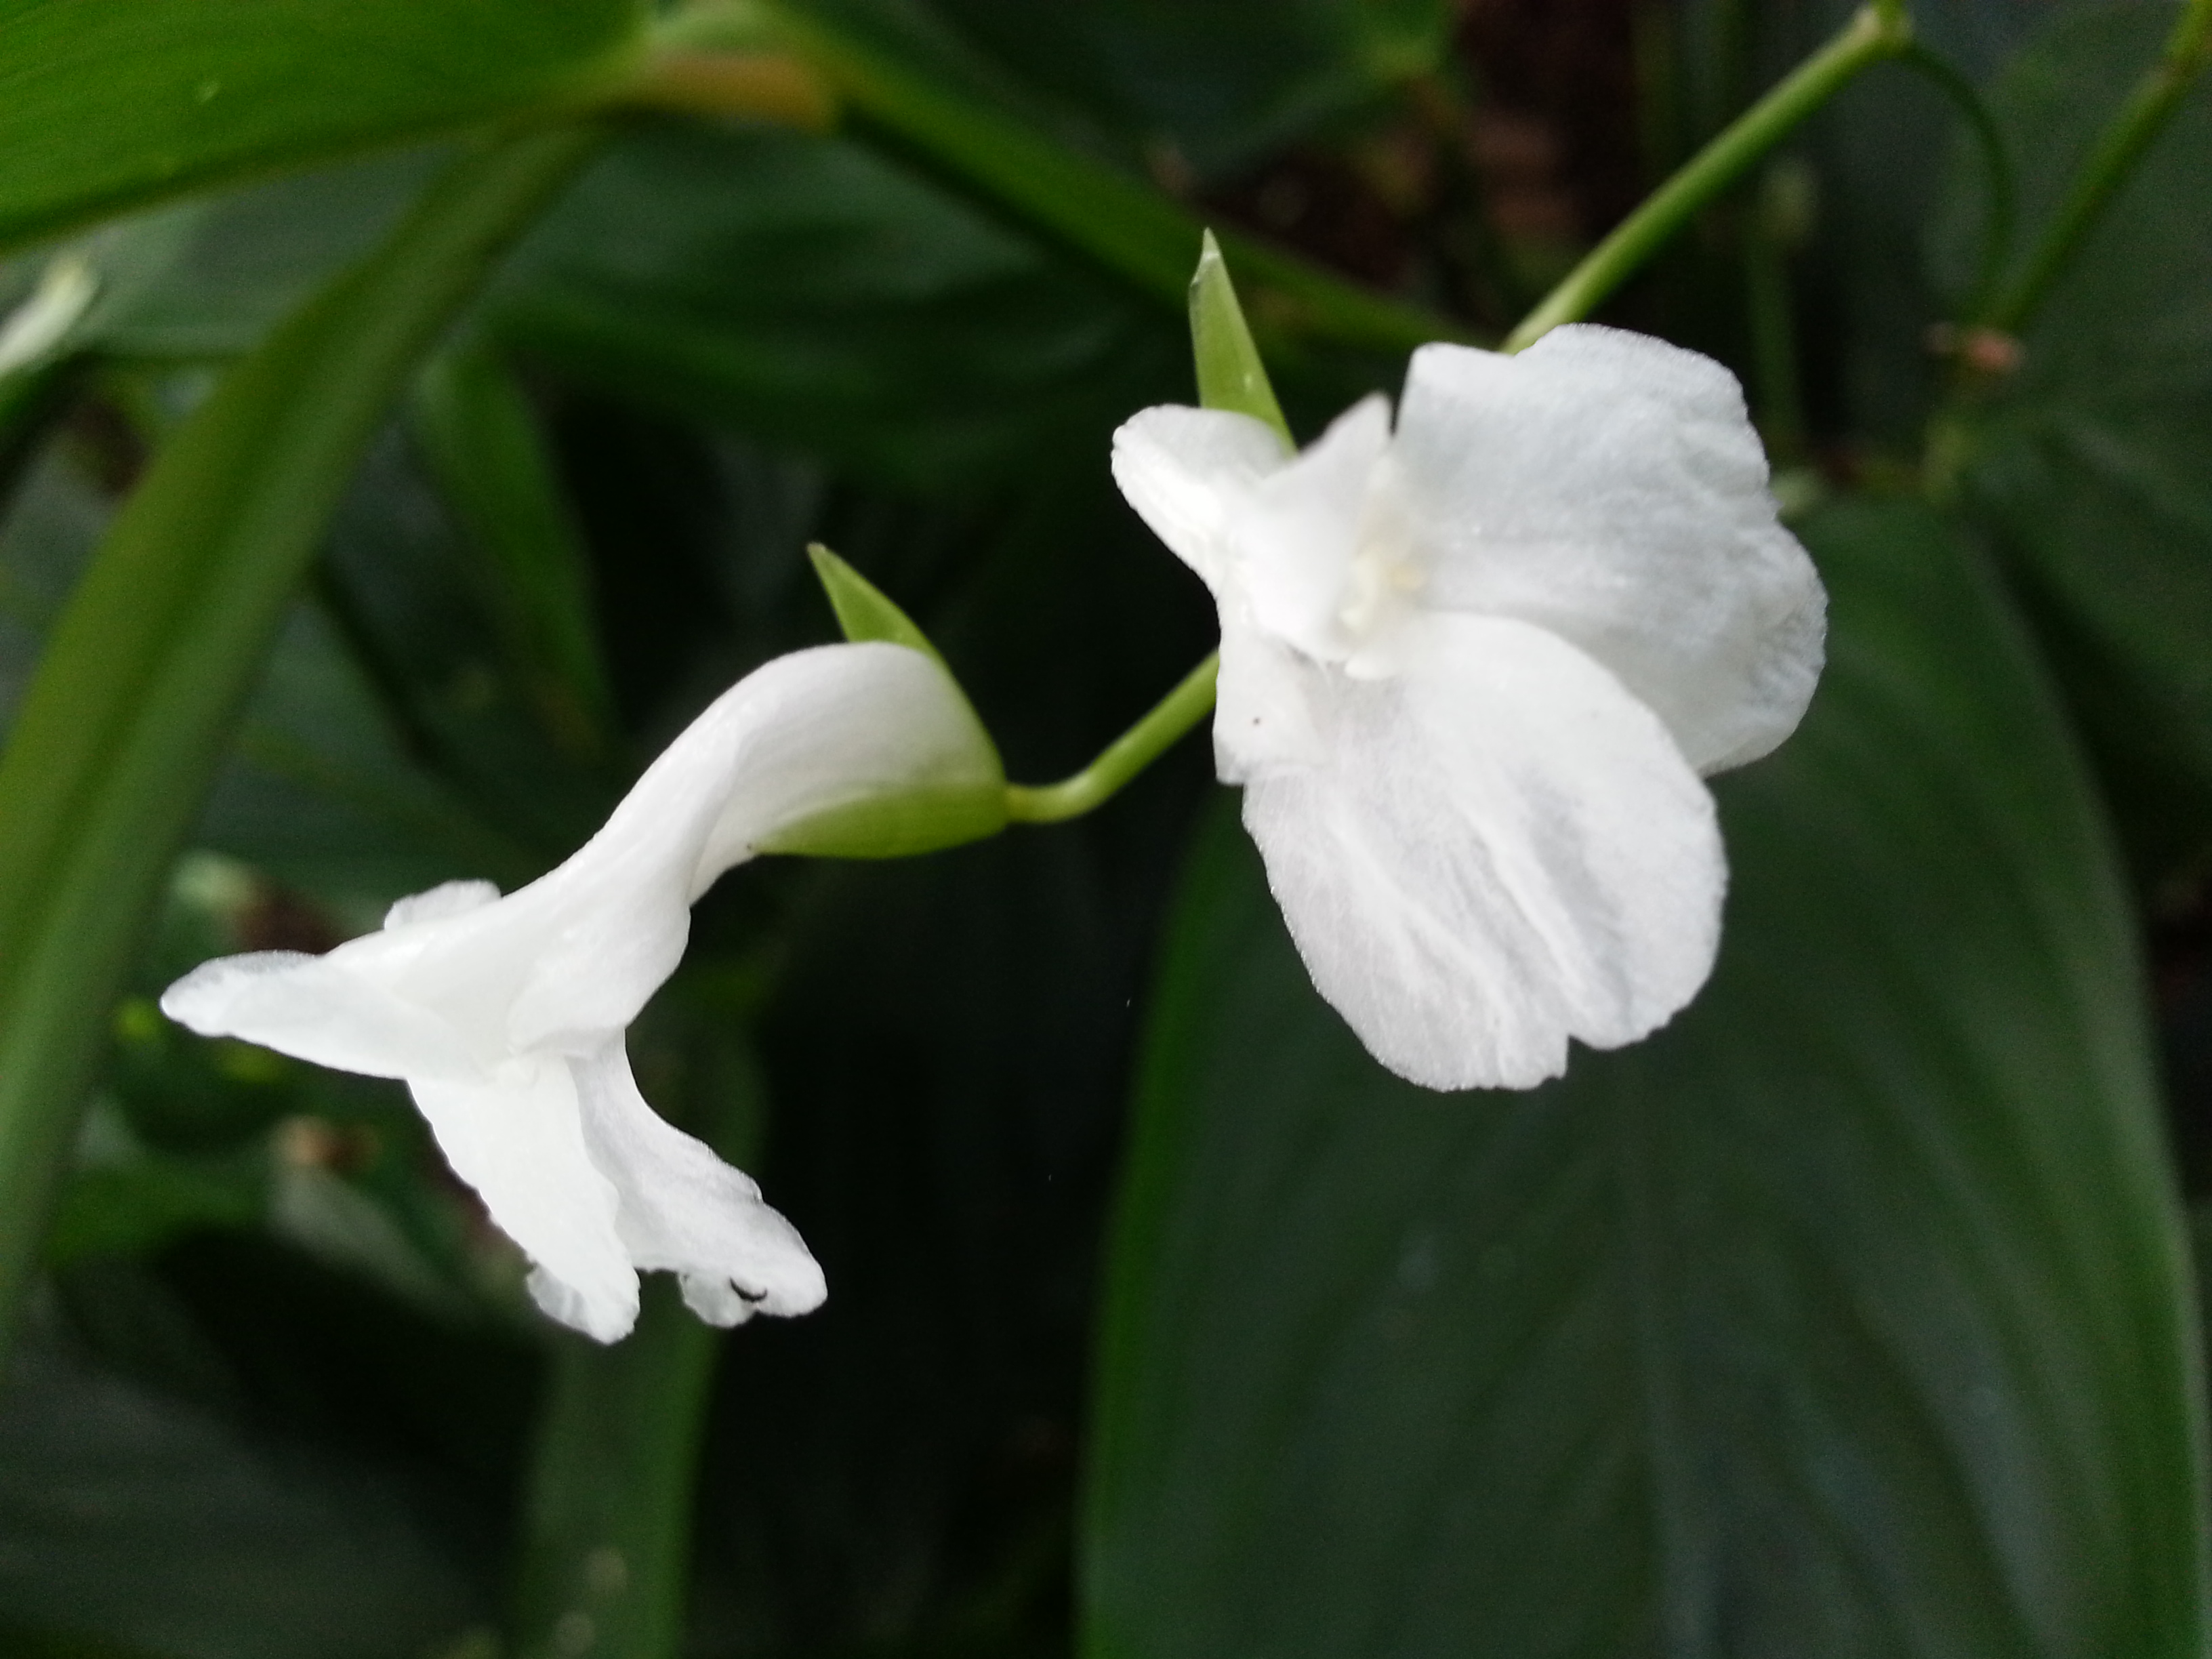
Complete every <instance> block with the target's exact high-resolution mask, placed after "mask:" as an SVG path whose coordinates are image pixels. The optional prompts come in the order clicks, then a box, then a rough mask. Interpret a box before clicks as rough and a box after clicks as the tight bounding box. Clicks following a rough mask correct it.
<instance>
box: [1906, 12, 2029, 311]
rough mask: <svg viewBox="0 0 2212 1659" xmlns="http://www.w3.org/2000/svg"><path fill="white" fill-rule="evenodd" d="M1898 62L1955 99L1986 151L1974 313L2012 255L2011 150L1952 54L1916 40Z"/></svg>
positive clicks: (2014, 189) (2014, 194) (2015, 192)
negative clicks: (1943, 54) (1985, 192)
mask: <svg viewBox="0 0 2212 1659" xmlns="http://www.w3.org/2000/svg"><path fill="white" fill-rule="evenodd" d="M1898 62H1899V63H1900V64H1904V65H1905V67H1906V68H1907V69H1910V70H1917V72H1918V73H1919V74H1920V75H1922V76H1924V77H1925V78H1926V79H1927V81H1928V82H1929V84H1930V85H1931V86H1933V87H1934V88H1936V90H1937V91H1938V92H1941V93H1942V94H1943V95H1944V96H1945V97H1946V98H1948V99H1949V100H1951V103H1952V105H1953V106H1954V107H1955V108H1956V109H1957V110H1958V112H1959V113H1960V115H1962V116H1964V117H1965V118H1966V125H1967V128H1968V130H1969V131H1972V133H1973V135H1974V143H1975V145H1976V147H1977V148H1978V149H1980V150H1981V152H1982V170H1983V172H1984V173H1986V174H1987V175H1988V184H1989V192H1990V203H1989V209H1988V211H1987V213H1986V215H1985V216H1984V219H1983V221H1982V257H1981V258H1980V259H1979V260H1978V261H1977V262H1976V264H1975V266H1974V289H1973V293H1972V296H1971V297H1970V299H1969V301H1968V303H1967V305H1966V314H1967V315H1968V316H1974V315H1977V314H1978V313H1980V311H1981V309H1982V307H1984V306H1986V305H1987V304H1989V303H1990V297H1991V296H1992V295H1994V294H1995V293H1996V285H1997V283H1998V281H1999V279H2000V278H2002V276H2003V275H2004V267H2005V261H2006V260H2007V259H2008V258H2010V257H2011V255H2012V237H2013V219H2014V216H2015V214H2016V213H2017V212H2018V198H2019V187H2018V185H2017V183H2016V181H2015V179H2014V177H2013V166H2012V154H2011V152H2010V151H2009V150H2008V149H2007V148H2006V147H2005V140H2004V134H2003V133H2002V131H1999V130H1998V127H1997V121H1996V116H1994V115H1992V114H1991V113H1990V106H1988V104H1986V103H1984V101H1983V100H1982V94H1980V93H1979V92H1978V91H1977V90H1976V89H1975V87H1974V83H1973V82H1972V81H1969V80H1968V79H1967V78H1966V76H1963V75H1961V74H1960V73H1959V71H1958V70H1957V69H1956V68H1955V67H1954V66H1953V64H1951V63H1950V61H1949V60H1948V58H1942V57H1941V56H1939V55H1938V54H1936V53H1935V52H1930V51H1929V50H1928V48H1927V47H1925V46H1922V45H1921V44H1920V43H1919V42H1918V41H1917V40H1916V41H1914V42H1913V43H1912V44H1911V46H1907V47H1906V48H1905V51H1904V52H1901V53H1899V56H1898Z"/></svg>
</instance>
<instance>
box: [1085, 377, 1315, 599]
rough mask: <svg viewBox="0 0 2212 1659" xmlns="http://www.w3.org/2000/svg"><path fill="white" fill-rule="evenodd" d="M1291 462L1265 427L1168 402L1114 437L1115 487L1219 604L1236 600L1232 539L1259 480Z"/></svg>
mask: <svg viewBox="0 0 2212 1659" xmlns="http://www.w3.org/2000/svg"><path fill="white" fill-rule="evenodd" d="M1290 460H1291V455H1290V453H1289V452H1288V451H1287V450H1286V449H1285V447H1283V441H1282V439H1281V438H1279V436H1277V435H1276V433H1275V430H1274V428H1273V427H1271V426H1269V425H1268V424H1267V422H1265V421H1261V420H1255V419H1254V418H1253V417H1252V416H1249V415H1237V414H1233V413H1231V411H1229V410H1222V409H1186V408H1184V407H1182V405H1181V404H1160V405H1159V406H1158V407H1157V408H1153V409H1146V410H1139V411H1138V412H1137V413H1136V414H1134V415H1133V416H1130V417H1129V418H1128V419H1127V421H1124V422H1122V423H1121V428H1120V429H1119V430H1117V431H1116V432H1115V434H1114V482H1115V483H1116V484H1118V485H1120V486H1121V494H1122V495H1124V496H1125V497H1127V501H1128V503H1129V505H1130V506H1132V507H1135V508H1136V509H1137V514H1138V516H1139V518H1141V519H1143V520H1144V521H1145V522H1146V524H1147V525H1150V526H1152V533H1153V534H1154V535H1156V536H1158V538H1160V539H1161V540H1162V541H1163V542H1165V543H1166V544H1167V546H1168V550H1169V551H1170V552H1171V553H1173V554H1174V555H1175V556H1176V557H1177V558H1179V559H1181V560H1182V562H1184V563H1185V564H1187V565H1188V566H1189V567H1190V568H1192V569H1193V570H1195V571H1196V572H1197V573H1198V574H1199V575H1200V577H1202V578H1203V579H1204V580H1205V582H1206V586H1207V587H1208V588H1210V589H1212V592H1213V597H1214V598H1215V599H1217V600H1220V601H1223V602H1224V603H1226V602H1228V600H1229V599H1231V593H1230V592H1228V591H1226V590H1225V587H1224V583H1225V582H1229V581H1232V580H1234V578H1233V576H1232V575H1231V564H1232V563H1233V562H1234V560H1235V556H1236V555H1235V549H1234V547H1233V544H1232V538H1233V536H1234V534H1235V532H1236V528H1237V521H1238V520H1239V519H1240V517H1241V516H1242V514H1243V512H1244V509H1245V507H1246V505H1247V504H1248V502H1249V500H1250V498H1251V494H1252V491H1253V490H1254V489H1255V488H1257V486H1258V485H1259V483H1260V481H1261V479H1263V478H1265V477H1267V476H1268V475H1269V474H1270V473H1273V472H1276V471H1280V470H1281V469H1282V468H1283V467H1284V466H1285V465H1287V464H1289V462H1290Z"/></svg>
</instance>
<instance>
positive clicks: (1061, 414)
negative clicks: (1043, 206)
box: [494, 125, 1180, 483]
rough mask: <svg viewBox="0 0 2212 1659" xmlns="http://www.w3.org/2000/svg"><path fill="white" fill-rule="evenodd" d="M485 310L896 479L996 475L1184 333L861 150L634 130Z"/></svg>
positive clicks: (622, 380)
mask: <svg viewBox="0 0 2212 1659" xmlns="http://www.w3.org/2000/svg"><path fill="white" fill-rule="evenodd" d="M494 318H495V325H496V326H497V328H498V331H499V332H500V333H501V337H503V338H506V339H507V340H510V341H512V342H513V343H517V344H519V345H521V346H524V347H526V348H527V349H530V350H531V351H532V352H535V353H537V354H539V355H541V356H544V358H546V359H547V360H549V361H550V362H552V363H554V364H555V365H556V366H557V367H559V368H562V370H563V371H565V372H567V373H568V374H574V375H577V376H579V377H580V378H583V379H585V380H591V381H595V382H597V383H599V384H600V385H604V386H611V387H613V388H617V389H618V390H621V391H623V392H626V393H628V394H629V395H631V396H634V397H635V398H639V399H641V401H644V402H646V403H647V404H652V405H655V406H658V407H660V408H663V409H673V410H679V411H682V412H684V413H688V414H692V415H696V416H705V417H706V418H708V419H709V420H716V421H724V422H730V423H732V424H735V425H738V426H740V427H743V428H745V429H747V430H749V431H751V432H754V433H757V434H759V435H763V436H764V437H767V438H769V439H771V440H772V441H775V443H776V444H778V445H779V446H781V447H800V448H809V449H813V450H817V451H819V452H821V453H823V454H825V455H827V456H829V457H830V458H833V459H837V460H840V461H845V462H848V463H857V464H859V465H862V466H864V467H866V468H867V469H869V470H870V471H875V472H877V473H878V474H879V475H882V476H887V477H891V478H895V479H897V480H899V481H901V482H906V483H945V482H946V481H948V480H955V481H957V480H965V479H972V478H974V477H976V476H977V475H979V474H988V473H991V472H993V471H996V472H998V473H1000V474H1001V475H1003V474H1004V473H1006V472H1007V471H1011V470H1012V469H1015V468H1017V467H1018V466H1019V465H1021V464H1022V461H1021V458H1023V457H1024V456H1025V455H1027V454H1029V453H1033V452H1034V451H1035V450H1036V448H1038V447H1043V446H1045V445H1047V444H1049V443H1050V442H1051V441H1052V440H1053V439H1054V438H1055V437H1058V436H1063V435H1066V433H1067V432H1069V431H1070V430H1071V429H1073V430H1083V429H1085V428H1089V427H1094V426H1095V427H1097V428H1099V429H1100V430H1102V431H1103V429H1104V428H1105V427H1106V426H1107V425H1108V424H1110V422H1111V421H1112V420H1113V419H1115V418H1118V416H1121V415H1122V414H1126V413H1127V410H1130V409H1133V408H1135V407H1137V406H1138V405H1139V404H1141V403H1143V402H1144V401H1146V397H1145V393H1146V392H1148V391H1151V390H1152V389H1154V388H1156V387H1158V386H1160V385H1162V384H1167V385H1174V384H1177V383H1178V380H1179V374H1178V369H1177V368H1176V362H1177V358H1178V357H1179V356H1180V346H1179V343H1177V342H1176V337H1175V335H1174V333H1173V332H1172V331H1170V328H1169V327H1168V326H1167V325H1165V324H1164V321H1163V320H1162V319H1158V318H1157V317H1155V316H1154V315H1153V313H1151V312H1150V311H1149V310H1147V309H1146V307H1143V306H1142V305H1140V304H1139V302H1137V301H1134V300H1133V299H1131V298H1129V297H1127V296H1126V295H1122V294H1121V293H1120V292H1118V291H1117V290H1116V289H1115V288H1114V287H1113V286H1112V285H1111V284H1110V283H1106V282H1105V281H1104V280H1103V279H1102V278H1100V277H1097V276H1094V275H1092V274H1091V273H1088V272H1084V271H1079V270H1071V269H1070V268H1068V267H1067V266H1066V264H1063V263H1061V262H1060V261H1058V260H1056V259H1054V258H1052V257H1051V256H1049V255H1048V254H1046V253H1044V252H1041V251H1039V250H1038V249H1037V248H1036V246H1033V245H1032V244H1030V243H1029V242H1027V241H1025V240H1023V239H1022V238H1020V237H1019V236H1018V235H1016V234H1012V233H1011V232H1009V231H1007V230H1006V229H1003V228H1000V226H998V225H996V224H994V223H993V222H991V221H990V220H989V219H987V218H986V217H984V216H982V215H981V214H980V213H978V212H977V211H976V210H974V209H972V208H970V207H969V206H967V205H966V204H963V203H961V202H959V201H957V200H955V199H953V198H951V197H948V196H946V195H945V194H944V193H943V192H942V191H938V190H935V189H933V188H932V187H931V186H930V185H927V184H926V183H924V182H922V181H921V180H919V179H915V178H913V177H911V176H909V175H908V174H907V173H903V172H902V171H900V170H899V169H898V168H896V167H894V166H892V165H891V164H890V163H889V162H887V161H883V160H880V159H878V157H876V156H874V155H870V154H869V153H868V152H867V151H866V150H863V149H858V148H856V147H854V146H853V145H851V144H848V143H838V142H834V141H825V140H819V139H812V138H807V137H800V136H797V135H793V134H785V133H776V132H765V131H763V132H749V133H735V132H716V131H708V130H705V129H701V128H691V127H684V126H677V125H658V126H653V127H650V128H647V129H645V130H642V131H636V132H633V133H630V134H629V135H627V136H626V137H623V138H622V139H621V140H619V141H618V142H617V143H615V144H614V145H613V146H612V147H611V149H610V150H609V151H608V153H607V155H605V157H604V158H603V159H602V160H601V161H599V164H598V165H597V166H596V167H593V168H592V170H591V171H590V172H589V173H586V175H585V177H584V178H583V179H581V180H580V183H579V184H578V185H577V187H576V189H575V190H574V192H573V193H572V194H571V195H570V197H568V200H567V201H565V202H564V203H563V204H562V205H561V206H560V207H559V208H558V209H557V210H555V211H554V212H553V213H552V214H551V215H550V216H549V218H548V220H547V222H546V223H545V224H544V226H543V227H542V228H540V229H539V231H538V234H535V235H534V236H532V238H531V239H530V240H529V241H528V242H527V243H526V244H525V246H523V248H522V249H521V250H520V252H518V255H517V258H516V264H515V268H514V270H513V273H512V275H511V277H510V279H509V280H508V281H507V282H506V283H503V284H502V286H501V292H500V294H499V296H498V298H497V301H496V302H495V307H494ZM1170 375H1178V380H1170V379H1169V378H1168V377H1169V376H1170Z"/></svg>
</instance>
